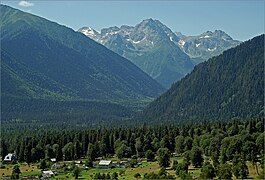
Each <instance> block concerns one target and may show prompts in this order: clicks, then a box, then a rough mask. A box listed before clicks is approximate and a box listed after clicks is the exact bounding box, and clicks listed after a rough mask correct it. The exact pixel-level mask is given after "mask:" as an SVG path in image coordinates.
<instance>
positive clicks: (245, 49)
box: [140, 35, 264, 122]
mask: <svg viewBox="0 0 265 180" xmlns="http://www.w3.org/2000/svg"><path fill="white" fill-rule="evenodd" d="M263 115H264V35H260V36H257V37H255V38H253V39H251V40H249V41H246V42H244V43H242V44H240V45H239V46H237V47H235V48H232V49H229V50H227V51H225V52H224V53H222V54H221V55H220V56H217V57H214V58H211V59H209V60H208V61H207V62H204V63H201V64H199V65H197V66H196V67H195V69H194V70H193V71H192V72H191V73H190V74H189V75H187V76H186V77H185V78H183V79H182V80H181V81H179V82H177V83H175V84H174V85H173V86H172V87H171V89H169V90H168V91H167V92H166V93H165V94H163V95H161V96H160V97H159V98H158V99H156V100H155V101H154V102H152V103H151V104H150V105H149V106H148V107H147V108H146V109H145V110H144V111H143V113H142V114H141V115H140V119H141V120H146V121H152V122H165V121H171V122H185V121H188V120H191V121H203V120H228V119H231V118H247V117H255V116H263Z"/></svg>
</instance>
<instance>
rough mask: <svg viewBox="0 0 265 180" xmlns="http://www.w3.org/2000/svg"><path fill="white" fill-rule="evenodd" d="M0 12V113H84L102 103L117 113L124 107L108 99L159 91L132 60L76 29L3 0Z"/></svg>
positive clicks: (136, 98)
mask: <svg viewBox="0 0 265 180" xmlns="http://www.w3.org/2000/svg"><path fill="white" fill-rule="evenodd" d="M0 15H1V22H0V27H1V82H2V83H1V106H2V119H4V118H20V117H21V115H23V116H25V117H26V116H27V113H32V112H34V111H35V112H38V113H42V115H45V116H46V115H48V114H51V116H52V115H53V114H56V113H58V112H60V113H65V114H68V115H69V113H70V114H71V113H72V114H75V113H78V112H79V111H82V112H81V113H83V116H84V117H87V116H90V115H91V116H93V113H92V112H95V111H97V110H100V109H101V110H102V111H104V112H105V113H107V112H108V108H109V109H110V110H115V111H116V112H113V114H115V113H116V114H118V115H120V114H122V112H121V111H122V110H123V109H124V108H122V107H120V106H119V105H117V104H116V105H115V104H113V103H118V104H121V102H122V103H123V104H126V103H127V104H128V102H131V103H130V104H132V102H134V103H135V102H141V101H146V100H148V99H151V98H154V97H157V96H158V95H159V94H160V93H162V92H163V91H164V88H163V87H162V86H161V85H160V84H158V83H157V82H156V81H155V80H153V79H152V78H151V77H150V76H148V75H147V74H146V73H144V72H143V71H142V70H141V69H140V68H138V67H137V66H135V65H134V64H133V63H131V62H130V61H128V60H127V59H125V58H124V57H121V56H119V55H118V54H116V53H114V52H113V51H110V50H109V49H107V48H105V47H104V46H102V45H101V44H98V43H96V42H95V41H93V40H91V39H90V38H87V37H86V36H85V35H83V34H81V33H78V32H75V31H74V30H72V29H70V28H67V27H65V26H62V25H59V24H57V23H54V22H51V21H48V20H46V19H44V18H41V17H38V16H35V15H32V14H29V13H25V12H22V11H19V10H16V9H13V8H11V7H8V6H5V5H1V6H0ZM95 101H97V102H95ZM92 102H95V103H94V104H93V103H92ZM100 102H103V103H105V105H102V104H100ZM106 103H109V106H108V105H106ZM55 104H56V106H55ZM92 104H93V105H92ZM31 107H34V108H31ZM107 107H108V108H107ZM112 107H113V108H112ZM104 108H105V109H104ZM103 109H104V110H103ZM70 111H71V112H70ZM89 111H90V112H89ZM102 111H101V112H100V113H97V116H98V115H103V114H104V113H102ZM60 113H58V114H60ZM85 113H86V115H84V114H85ZM126 113H127V112H126ZM126 113H125V114H126ZM32 114H34V113H32ZM35 114H37V113H35ZM104 115H106V114H104ZM66 117H68V116H66ZM93 117H94V116H93Z"/></svg>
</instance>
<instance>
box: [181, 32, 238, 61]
mask: <svg viewBox="0 0 265 180" xmlns="http://www.w3.org/2000/svg"><path fill="white" fill-rule="evenodd" d="M176 34H177V36H178V37H179V40H178V42H176V43H178V45H179V47H180V48H181V49H182V50H183V51H184V52H185V53H186V54H188V55H189V57H190V58H191V59H192V60H193V61H194V63H195V64H198V63H200V62H203V61H205V60H207V59H209V58H211V57H213V56H217V55H219V54H221V53H222V52H223V51H225V50H227V49H229V48H231V47H235V46H237V45H238V44H239V43H240V41H237V40H233V39H232V38H231V37H230V36H229V35H228V34H226V33H225V32H224V31H221V30H215V31H214V32H211V31H207V32H205V33H202V34H201V35H198V36H185V35H182V34H181V33H179V32H178V33H176Z"/></svg>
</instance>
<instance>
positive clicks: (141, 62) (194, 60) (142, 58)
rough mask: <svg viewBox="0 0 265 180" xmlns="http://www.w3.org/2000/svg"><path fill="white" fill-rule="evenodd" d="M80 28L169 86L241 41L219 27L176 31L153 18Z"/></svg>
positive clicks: (82, 31)
mask: <svg viewBox="0 0 265 180" xmlns="http://www.w3.org/2000/svg"><path fill="white" fill-rule="evenodd" d="M78 31H79V32H81V33H83V34H85V35H86V36H88V37H90V38H92V39H93V40H95V41H97V42H99V43H101V44H103V45H104V46H106V47H107V48H109V49H111V50H112V51H114V52H116V53H118V54H119V55H121V56H123V57H126V58H127V59H129V60H131V61H132V62H133V63H134V64H136V65H137V66H138V67H140V68H141V69H142V70H143V71H145V72H146V73H147V74H149V75H150V76H151V77H153V78H154V79H155V80H157V82H159V83H160V84H162V85H163V86H164V87H166V88H169V87H170V86H171V84H172V83H173V82H176V81H177V80H180V79H181V78H182V77H184V76H185V75H186V74H187V73H189V72H190V71H191V70H192V69H193V67H194V65H196V64H198V63H200V62H203V61H205V60H207V59H208V58H210V57H213V56H216V55H219V54H220V53H222V52H223V51H224V50H226V49H229V48H231V47H234V46H236V45H238V44H239V43H240V42H239V41H235V40H233V39H232V38H231V37H230V36H228V35H227V34H226V33H225V32H223V31H220V30H217V31H214V32H210V31H207V32H206V33H203V34H201V35H199V36H185V35H182V34H181V33H174V32H172V30H171V29H169V28H168V27H167V26H166V25H164V24H162V23H161V22H160V21H158V20H153V19H146V20H143V21H142V22H141V23H139V24H137V25H136V26H127V25H123V26H121V27H120V28H119V27H116V26H114V27H110V28H104V29H102V30H101V32H97V31H95V30H94V29H93V28H91V27H83V28H81V29H79V30H78Z"/></svg>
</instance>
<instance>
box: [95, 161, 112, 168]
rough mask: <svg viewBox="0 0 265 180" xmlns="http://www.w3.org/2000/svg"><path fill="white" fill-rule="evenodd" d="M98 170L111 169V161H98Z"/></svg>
mask: <svg viewBox="0 0 265 180" xmlns="http://www.w3.org/2000/svg"><path fill="white" fill-rule="evenodd" d="M98 167H99V168H111V167H112V161H111V160H100V161H99V163H98Z"/></svg>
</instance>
